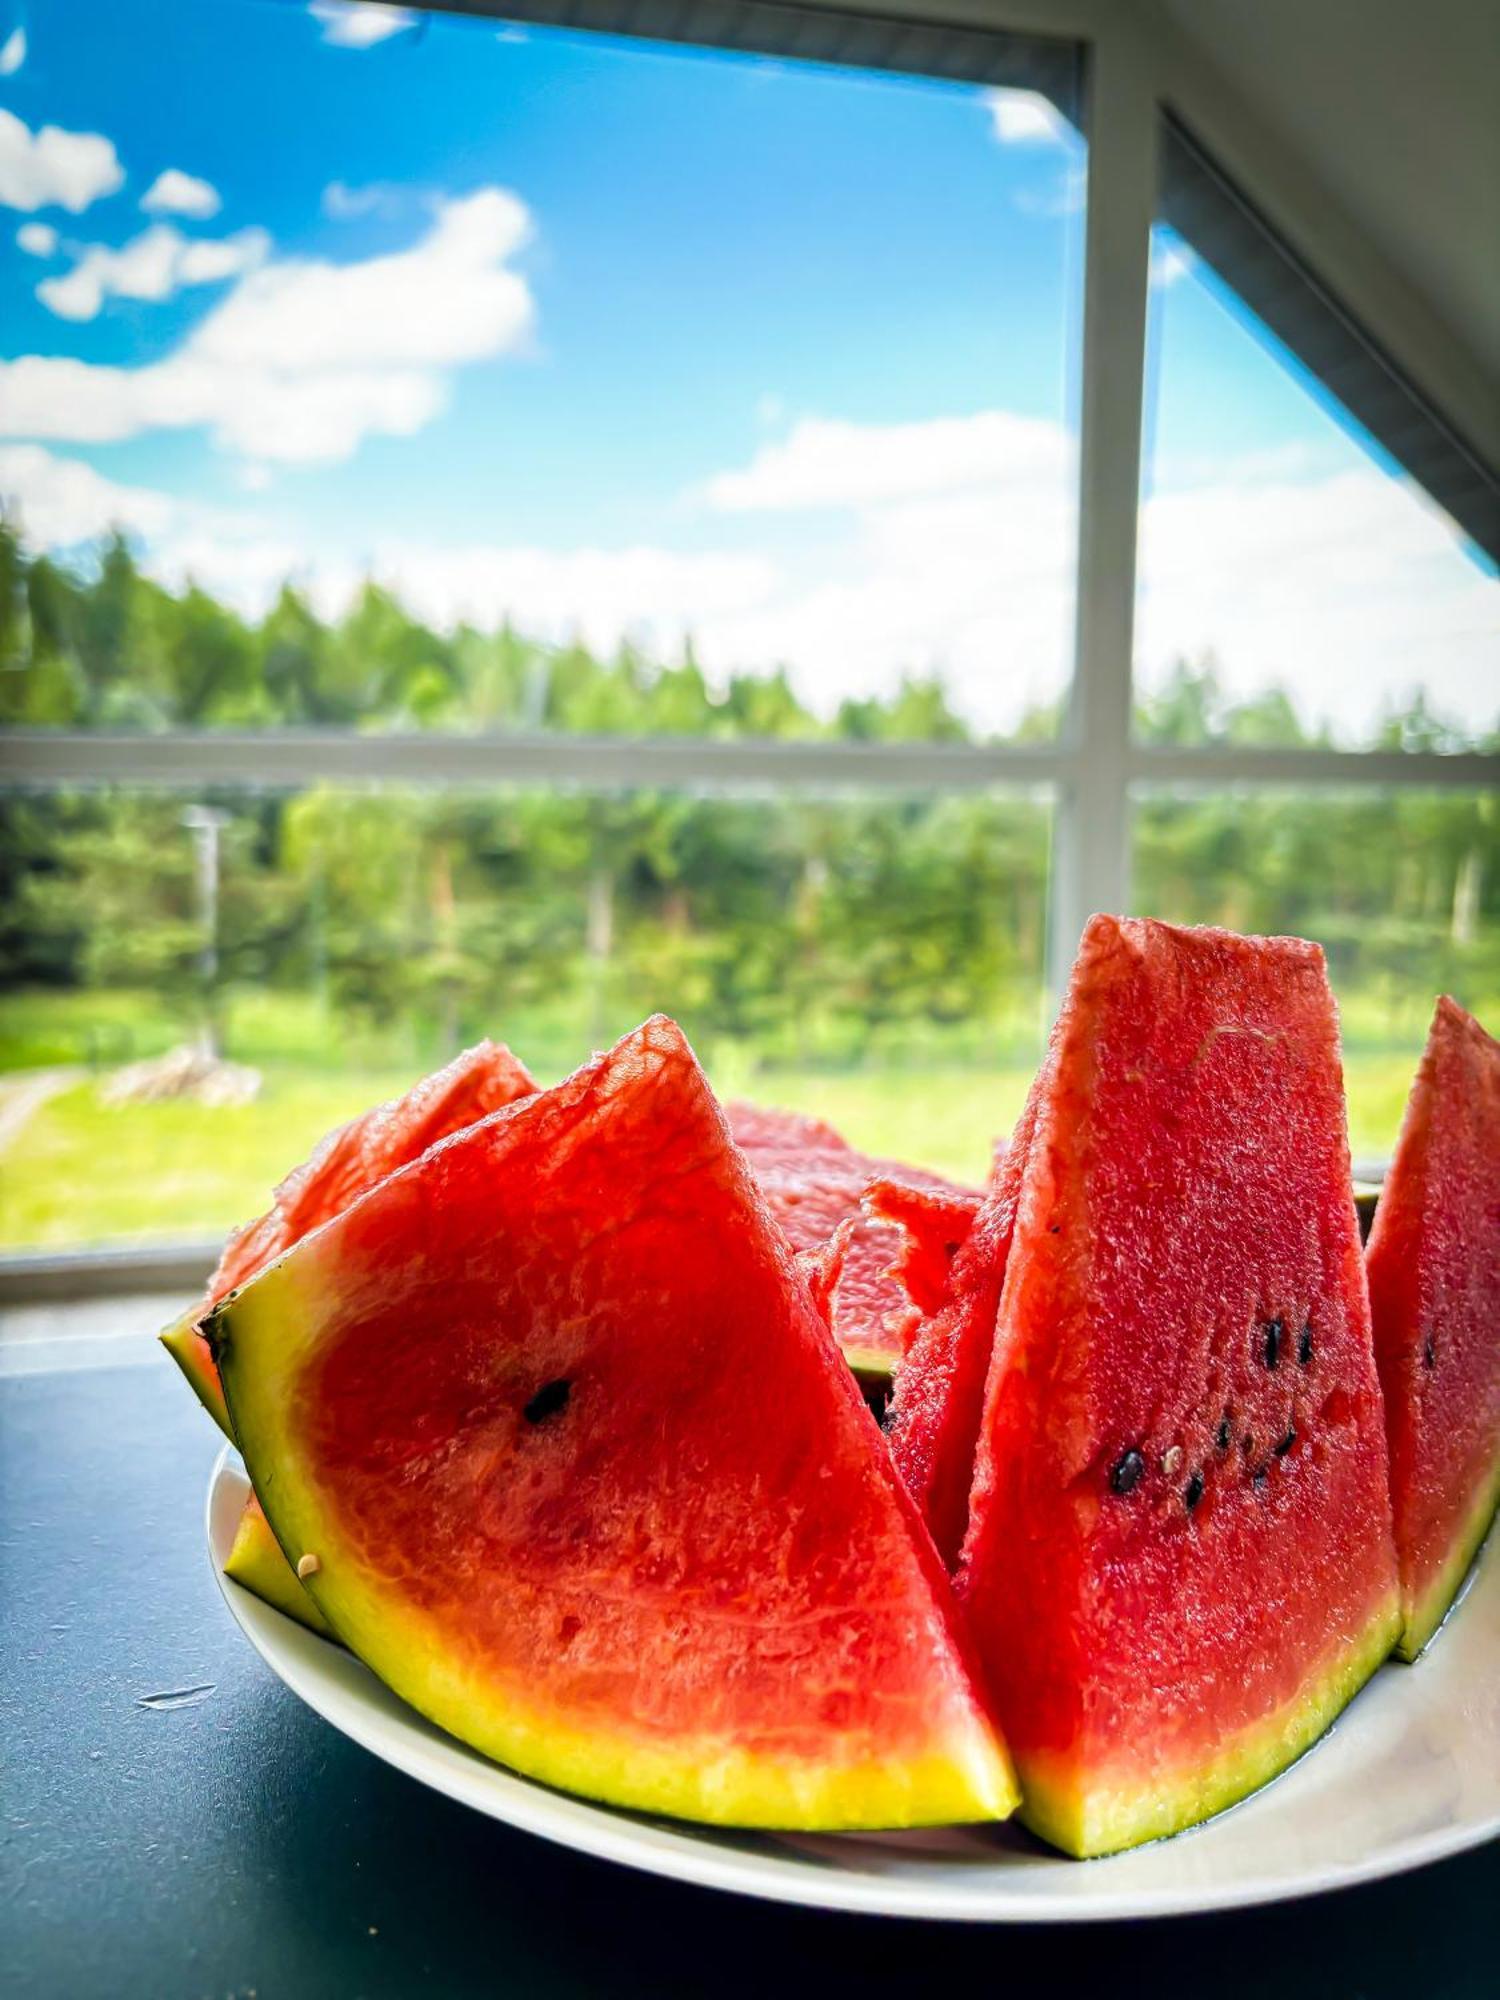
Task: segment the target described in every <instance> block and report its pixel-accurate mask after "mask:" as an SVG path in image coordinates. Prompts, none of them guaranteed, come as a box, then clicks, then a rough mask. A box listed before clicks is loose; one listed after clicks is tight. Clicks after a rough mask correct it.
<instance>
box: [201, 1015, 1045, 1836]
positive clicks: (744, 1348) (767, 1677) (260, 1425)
mask: <svg viewBox="0 0 1500 2000" xmlns="http://www.w3.org/2000/svg"><path fill="white" fill-rule="evenodd" d="M209 1328H210V1334H211V1338H212V1340H213V1343H214V1346H215V1351H216V1354H217V1356H218V1359H219V1363H220V1366H221V1368H222V1370H223V1376H224V1384H225V1389H226V1392H227V1395H228V1401H229V1407H230V1411H231V1413H232V1415H233V1418H234V1423H235V1429H236V1433H237V1435H238V1437H239V1440H240V1445H241V1449H242V1451H243V1453H244V1457H245V1461H246V1464H247V1467H248V1469H249V1472H250V1476H251V1478H252V1480H253V1482H254V1485H255V1488H256V1491H257V1492H258V1493H259V1494H260V1495H261V1498H262V1501H263V1504H264V1506H265V1510H266V1513H267V1515H268V1516H269V1518H270V1520H271V1523H272V1526H273V1527H274V1529H275V1531H276V1535H277V1538H278V1540H279V1541H280V1542H281V1544H282V1547H283V1548H284V1549H285V1550H286V1551H287V1553H288V1555H289V1557H292V1558H293V1559H294V1560H295V1559H296V1558H298V1557H300V1556H301V1555H303V1554H305V1553H313V1554H316V1555H317V1557H318V1565H319V1566H318V1568H317V1570H316V1573H315V1574H313V1575H312V1576H311V1577H310V1579H309V1585H308V1587H309V1589H310V1590H311V1592H312V1595H313V1596H314V1598H315V1600H316V1602H317V1603H318V1606H319V1608H320V1610H321V1611H322V1612H323V1614H324V1615H325V1617H326V1618H327V1619H328V1620H329V1622H330V1624H331V1625H332V1626H333V1627H334V1629H335V1631H336V1632H337V1633H338V1634H339V1636H340V1637H341V1638H342V1639H344V1640H345V1641H346V1642H347V1643H348V1644H349V1645H350V1646H351V1647H352V1648H353V1649H354V1650H355V1651H356V1652H357V1653H358V1654H359V1655H360V1656H361V1657H362V1658H363V1659H364V1660H365V1661H366V1662H367V1663H368V1664H369V1665H370V1666H371V1667H373V1668H374V1670H375V1671H376V1672H377V1673H378V1674H379V1675H381V1677H382V1678H384V1679H385V1680H386V1681H388V1682H389V1684H390V1685H391V1687H392V1688H394V1689H395V1690H396V1692H397V1693H398V1694H400V1695H402V1696H404V1697H405V1698H406V1699H407V1700H408V1701H410V1702H411V1703H412V1704H413V1705H414V1706H416V1707H417V1708H419V1709H421V1710H422V1711H423V1712H424V1713H426V1714H427V1715H429V1716H430V1717H431V1718H432V1719H433V1720H434V1721H436V1722H437V1723H439V1724H440V1725H441V1726H442V1727H443V1728H445V1729H448V1730H449V1731H451V1732H452V1733H453V1734H454V1735H457V1736H459V1737H461V1738H462V1739H463V1740H464V1741H466V1742H468V1743H470V1744H472V1745H473V1746H475V1747H476V1748H478V1749H480V1750H481V1751H483V1752H485V1753H486V1754H488V1755H490V1756H493V1757H495V1758H497V1759H499V1760H500V1761H502V1762H505V1763H508V1764H511V1765H513V1766H514V1767H515V1768H516V1769H518V1770H521V1771H523V1772H526V1773H528V1774H530V1775H532V1776H535V1777H538V1778H541V1779H544V1780H546V1781H548V1782H550V1783H553V1784H557V1785H560V1786H563V1787H565V1788H567V1789H569V1790H574V1791H579V1792H582V1793H585V1794H588V1795H590V1796H593V1797H597V1798H602V1799H606V1800H610V1801H612V1802H614V1803H617V1804H621V1805H625V1806H631V1807H637V1808H641V1809H644V1810H648V1811H660V1812H667V1813H673V1814H678V1815H682V1816H685V1817H689V1818H700V1819H706V1820H713V1821H718V1822H724V1823H732V1824H745V1825H781V1826H795V1827H825V1828H826V1827H856V1826H882V1825H915V1824H922V1823H928V1822H938V1821H948V1820H974V1819H984V1818H993V1817H996V1816H1002V1815H1003V1814H1004V1813H1005V1812H1006V1811H1007V1810H1008V1809H1009V1807H1010V1805H1011V1803H1012V1802H1013V1791H1012V1786H1011V1780H1010V1776H1009V1770H1008V1766H1007V1763H1006V1759H1005V1755H1004V1752H1003V1749H1002V1748H1001V1747H1000V1745H999V1743H998V1741H997V1739H996V1737H995V1735H994V1732H993V1730H992V1728H991V1726H990V1724H989V1722H988V1720H987V1719H986V1715H985V1712H984V1710H983V1708H982V1707H981V1704H980V1701H979V1698H978V1696H977V1694H976V1691H975V1685H974V1682H973V1680H972V1678H971V1675H970V1671H969V1667H968V1664H967V1659H966V1654H965V1640H964V1638H963V1636H962V1634H961V1629H960V1626H959V1623H958V1620H957V1617H956V1611H955V1607H954V1605H953V1602H952V1598H951V1593H950V1590H949V1586H948V1582H947V1578H946V1576H945V1575H944V1572H943V1569H942V1566H941V1564H940V1563H939V1561H938V1559H937V1555H936V1552H935V1550H934V1549H933V1547H932V1544H931V1542H930V1541H929V1539H928V1537H927V1535H926V1533H925V1531H924V1529H923V1528H922V1525H921V1522H920V1520H919V1519H918V1517H917V1514H916V1511H915V1509H914V1508H913V1506H912V1504H911V1502H910V1500H909V1498H908V1497H907V1495H906V1493H905V1491H904V1489H903V1488H902V1486H901V1483H900V1481H899V1479H898V1478H897V1477H896V1474H895V1471H894V1468H893V1467H892V1465H891V1463H890V1458H889V1454H888V1453H887V1452H886V1450H885V1445H884V1441H883V1439H882V1438H881V1436H880V1433H879V1431H878V1429H877V1428H876V1426H875V1423H874V1421H873V1419H872V1418H871V1417H870V1415H869V1413H868V1412H867V1411H866V1409H865V1408H864V1405H863V1403H862V1402H861V1400H860V1397H859V1392H858V1390H857V1388H856V1386H855V1384H854V1381H853V1378H852V1377H851V1375H850V1374H849V1371H848V1370H847V1368H846V1367H845V1366H844V1363H843V1361H842V1360H841V1358H840V1357H839V1355H838V1352H837V1350H836V1348H835V1347H834V1345H833V1343H832V1341H831V1339H830V1338H829V1334H828V1330H827V1327H826V1325H825V1324H824V1322H823V1321H822V1320H821V1319H820V1318H819V1316H818V1314H817V1312H816V1311H815V1309H814V1307H813V1304H812V1301H811V1298H810V1296H809V1294H808V1292H807V1289H806V1286H805V1284H804V1283H803V1281H802V1278H801V1276H800V1273H799V1271H798V1268H797V1264H796V1260H795V1258H794V1256H793V1253H792V1252H791V1250H790V1249H789V1247H788V1245H787V1243H786V1240H785V1238H784V1236H783V1235H782V1233H781V1231H780V1230H779V1229H778V1228H777V1227H776V1225H775V1223H774V1222H773V1220H772V1218H771V1215H770V1213H769V1211H768V1209H767V1208H766V1206H765V1203H764V1201H763V1199H762V1197H761V1195H760V1193H759V1191H758V1189H757V1187H756V1185H755V1182H754V1180H753V1178H752V1177H751V1175H750V1173H749V1172H748V1170H747V1168H746V1165H745V1162H744V1160H743V1157H742V1156H741V1154H740V1153H739V1152H738V1151H737V1150H736V1149H735V1147H734V1146H733V1144H732V1143H731V1140H730V1136H729V1131H728V1127H727V1125H726V1124H725V1121H724V1118H723V1116H722V1114H721V1112H720V1111H719V1108H718V1106H717V1105H716V1103H715V1102H714V1099H713V1097H712V1094H711V1093H710V1091H709V1089H708V1087H707V1084H706V1083H705V1081H704V1079H703V1076H702V1073H701V1072H700V1070H699V1069H698V1066H697V1064H696V1063H695V1061H694V1059H693V1056H692V1052H691V1050H690V1049H689V1048H688V1046H687V1043H686V1042H685V1041H684V1039H683V1037H682V1035H681V1034H680V1032H679V1031H678V1030H677V1029H676V1027H675V1026H674V1025H673V1024H672V1023H671V1022H669V1021H666V1020H664V1019H660V1018H658V1019H656V1020H653V1021H651V1022H648V1023H647V1024H646V1026H645V1027H644V1028H642V1029H640V1030H638V1031H637V1032H636V1033H635V1034H634V1035H630V1036H627V1037H626V1038H625V1040H624V1041H622V1042H621V1043H620V1044H619V1045H618V1046H617V1047H616V1048H615V1049H614V1050H613V1051H611V1052H610V1053H609V1054H608V1055H606V1056H603V1057H599V1058H596V1059H595V1060H594V1061H593V1062H591V1063H589V1064H587V1065H585V1067H584V1068H583V1069H581V1070H580V1071H578V1072H577V1073H576V1074H575V1075H574V1076H573V1077H571V1078H569V1079H568V1080H567V1081H566V1082H565V1083H562V1084H560V1085H558V1086H557V1087H556V1088H555V1089H552V1090H549V1091H545V1092H543V1093H541V1094H540V1095H538V1096H536V1097H533V1098H531V1099H529V1100H527V1101H526V1102H524V1103H519V1104H517V1105H515V1106H513V1107H512V1108H511V1109H509V1110H507V1111H502V1112H499V1113H497V1114H496V1115H495V1116H494V1117H492V1118H490V1119H487V1120H485V1121H484V1122H483V1123H481V1124H479V1125H476V1126H471V1127H470V1128H469V1129H468V1130H467V1131H464V1132H461V1133H459V1134H457V1135H456V1136H455V1137H453V1138H451V1139H450V1140H448V1141H447V1142H446V1143H445V1144H443V1145H441V1146H439V1147H436V1148H434V1149H433V1150H432V1151H431V1152H429V1153H428V1154H426V1155H425V1157H424V1158H422V1159H421V1160H419V1161H417V1162H416V1163H415V1164H414V1165H413V1166H410V1167H408V1168H407V1169H405V1171H403V1172H401V1173H398V1174H395V1175H393V1176H392V1177H390V1178H389V1179H387V1180H385V1181H383V1182H382V1183H381V1184H380V1185H379V1186H378V1187H376V1188H375V1189H373V1190H372V1191H371V1192H370V1193H369V1194H367V1195H366V1196H365V1197H364V1198H363V1199H362V1200H361V1201H359V1202H357V1203H356V1204H355V1205H354V1207H352V1208H351V1209H349V1210H347V1211H346V1212H345V1213H344V1214H343V1215H341V1216H339V1217H338V1218H336V1219H335V1220H334V1221H332V1222H330V1223H329V1224H328V1225H326V1226H325V1227H324V1228H323V1229H321V1230H319V1231H317V1232H316V1233H315V1234H313V1235H311V1236H309V1237H306V1238H304V1240H303V1241H302V1242H301V1243H300V1244H299V1245H298V1246H297V1247H296V1248H295V1249H293V1250H292V1251H291V1252H290V1253H289V1254H288V1255H286V1256H285V1257H283V1258H282V1259H281V1260H280V1261H279V1262H278V1263H276V1264H275V1265H273V1266H272V1267H271V1268H270V1269H269V1270H267V1271H265V1272H263V1273H262V1274H261V1275H260V1276H259V1277H258V1278H256V1279H255V1280H254V1281H252V1282H251V1283H250V1284H249V1285H247V1286H246V1287H245V1288H244V1289H243V1290H242V1291H240V1292H237V1293H235V1294H234V1295H233V1296H232V1297H231V1298H230V1299H229V1300H228V1301H226V1303H225V1304H224V1305H223V1306H221V1307H220V1308H219V1310H218V1311H217V1312H216V1313H215V1314H214V1315H213V1316H212V1318H211V1320H210V1322H209Z"/></svg>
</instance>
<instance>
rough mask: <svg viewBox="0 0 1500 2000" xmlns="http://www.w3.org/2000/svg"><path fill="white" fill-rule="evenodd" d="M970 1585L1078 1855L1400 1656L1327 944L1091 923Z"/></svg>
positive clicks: (1178, 1810) (1024, 1176)
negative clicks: (1392, 1653) (1395, 1650)
mask: <svg viewBox="0 0 1500 2000" xmlns="http://www.w3.org/2000/svg"><path fill="white" fill-rule="evenodd" d="M997 1254H998V1252H997ZM971 1282H972V1283H974V1284H975V1285H976V1286H977V1285H979V1284H980V1283H981V1282H982V1280H981V1278H980V1277H979V1276H978V1275H977V1274H976V1276H975V1277H974V1278H973V1279H972V1280H971ZM988 1283H989V1284H990V1285H991V1286H992V1284H993V1279H992V1278H991V1279H990V1280H989V1281H988ZM982 1302H983V1301H982ZM959 1590H960V1596H961V1597H962V1599H963V1600H964V1601H965V1603H966V1605H967V1608H968V1611H969V1614H970V1621H971V1626H972V1629H973V1631H974V1633H975V1637H976V1640H977V1642H978V1645H979V1650H980V1654H981V1658H982V1660H983V1663H984V1666H985V1668H986V1669H987V1671H988V1675H989V1680H990V1684H991V1687H992V1690H993V1693H994V1696H995V1700H996V1703H997V1707H998V1712H999V1715H1000V1719H1001V1722H1002V1724H1003V1725H1004V1727H1005V1729H1006V1732H1007V1735H1008V1737H1009V1740H1010V1742H1011V1747H1012V1749H1013V1752H1014V1754H1015V1758H1016V1764H1017V1769H1018V1771H1019V1773H1020V1777H1021V1783H1022V1788H1023V1792H1024V1797H1025V1805H1024V1808H1023V1813H1024V1816H1025V1818H1026V1819H1027V1821H1028V1823H1029V1824H1030V1825H1031V1826H1033V1827H1034V1828H1035V1829H1036V1830H1037V1831H1038V1832H1040V1833H1041V1834H1043V1835H1044V1836H1045V1837H1046V1838H1047V1839H1049V1840H1051V1841H1053V1842H1054V1843H1055V1844H1056V1845H1058V1846H1060V1847H1062V1848H1064V1849H1066V1850H1067V1851H1068V1852H1070V1853H1073V1854H1080V1855H1085V1854H1103V1853H1108V1852H1110V1851H1112V1850H1115V1849H1118V1848H1123V1847H1128V1846H1131V1845H1133V1844H1135V1843H1136V1842H1138V1841H1142V1840H1148V1839H1151V1838H1153V1837H1155V1836H1157V1835H1160V1834H1167V1833H1172V1832H1175V1831H1176V1830H1177V1829H1179V1828H1181V1827H1184V1826H1188V1825H1190V1824H1192V1823H1193V1822H1195V1821H1197V1820H1201V1819H1204V1818H1207V1817H1208V1816H1209V1815H1210V1814H1212V1813H1214V1812H1217V1811H1219V1810H1220V1809H1221V1808H1222V1807H1224V1806H1227V1805H1229V1804H1231V1803H1232V1802H1233V1801H1234V1800H1235V1799H1238V1798H1240V1797H1242V1796H1243V1795H1244V1794H1245V1793H1247V1792H1249V1791H1252V1790H1254V1789H1255V1788H1256V1787H1257V1786H1259V1785H1261V1784H1263V1783H1264V1782H1265V1781H1266V1780H1267V1779H1269V1778H1270V1777H1272V1776H1273V1775H1274V1774H1275V1773H1276V1772H1277V1771H1279V1770H1281V1769H1282V1768H1283V1767H1284V1766H1285V1765H1286V1764H1288V1763H1290V1762H1291V1761H1292V1760H1293V1759H1294V1758H1295V1757H1297V1756H1298V1755H1299V1754H1300V1753H1301V1752H1302V1751H1303V1750H1304V1749H1305V1748H1306V1747H1307V1746H1308V1745H1309V1744H1310V1743H1311V1742H1312V1741H1313V1740H1314V1739H1315V1738H1316V1737H1317V1736H1319V1735H1320V1734H1321V1733H1322V1732H1323V1730H1325V1729H1326V1728H1327V1727H1328V1725H1329V1723H1330V1722H1331V1721H1332V1720H1333V1718H1334V1716H1335V1715H1336V1714H1337V1713H1338V1712H1339V1710H1340V1709H1341V1708H1342V1707H1343V1706H1344V1704H1345V1703H1346V1702H1347V1701H1348V1700H1349V1699H1350V1697H1351V1696H1352V1695H1353V1694H1354V1692H1355V1691H1356V1689H1358V1688H1359V1687H1360V1685H1361V1684H1362V1683H1363V1682H1364V1681H1365V1680H1366V1679H1367V1678H1368V1676H1369V1675H1370V1674H1371V1673H1372V1672H1373V1671H1374V1670H1375V1668H1376V1666H1377V1665H1378V1664H1379V1663H1380V1661H1381V1660H1382V1659H1383V1658H1384V1657H1385V1655H1386V1654H1387V1653H1388V1652H1389V1650H1390V1648H1391V1645H1392V1643H1393V1642H1394V1639H1395V1637H1396V1634H1397V1631H1398V1630H1399V1626H1400V1607H1399V1599H1398V1590H1397V1581H1396V1567H1395V1554H1394V1548H1393V1543H1392V1537H1391V1524H1390V1504H1389V1498H1388V1492H1387V1480H1386V1449H1385V1435H1384V1424H1383V1419H1382V1415H1381V1405H1380V1389H1379V1384H1378V1381H1377V1379H1376V1373H1375V1362H1374V1355H1373V1352H1372V1349H1371V1343H1370V1329H1369V1315H1368V1306H1367V1300H1366V1293H1365V1286H1364V1273H1363V1267H1362V1262H1361V1252H1360V1243H1359V1232H1358V1228H1357V1225H1356V1221H1355V1214H1354V1204H1353V1200H1352V1198H1351V1193H1350V1180H1349V1154H1348V1144H1347V1140H1346V1136H1345V1126H1344V1108H1343V1095H1342V1081H1341V1075H1340V1065H1339V1054H1338V1038H1337V1029H1336V1024H1335V1018H1334V1010H1333V1001H1332V996H1331V994H1330V993H1329V990H1328V984H1327V979H1326V976H1325V973H1324V968H1323V959H1322V953H1321V952H1320V951H1319V950H1318V949H1317V947H1316V946H1314V945H1310V944H1305V943H1303V942H1301V941H1300V940H1298V939H1293V938H1260V939H1250V938H1238V937H1234V936H1232V935H1230V934H1229V933H1227V932H1223V931H1212V930H1196V931H1194V930H1178V929H1174V928H1172V927H1170V926H1167V925H1164V924H1157V923H1148V922H1137V921H1121V920H1117V919H1114V918H1108V917H1096V918H1094V919H1093V921H1092V922H1091V923H1090V925H1089V927H1088V929H1087V931H1086V932H1085V935H1084V940H1083V945H1082V949H1081V952H1080V956H1079V959H1078V963H1077V965H1076V967H1075V969H1074V974H1073V981H1072V987H1071V991H1070V995H1069V999H1068V1003H1067V1006H1066V1008H1065V1010H1064V1013H1063V1017H1062V1019H1061V1021H1060V1022H1059V1025H1058V1029H1057V1032H1056V1035H1055V1037H1054V1042H1053V1046H1052V1051H1051V1054H1050V1056H1049V1059H1048V1062H1047V1065H1046V1067H1045V1069H1044V1072H1043V1075H1042V1078H1041V1080H1040V1083H1039V1086H1038V1090H1037V1095H1036V1100H1035V1104H1034V1107H1033V1129H1032V1132H1031V1137H1030V1143H1029V1146H1028V1147H1027V1152H1026V1162H1025V1167H1024V1169H1023V1171H1022V1173H1021V1175H1020V1184H1019V1199H1018V1203H1017V1209H1016V1220H1015V1229H1014V1235H1013V1237H1012V1240H1011V1243H1010V1247H1009V1256H1008V1261H1007V1263H1006V1269H1005V1276H1004V1287H1003V1291H1002V1294H1001V1301H1000V1307H999V1314H998V1320H997V1323H996V1328H995V1339H994V1348H993V1354H992V1357H991V1364H990V1373H989V1380H988V1384H987V1387H986V1392H985V1403H984V1410H983V1416H982V1421H981V1425H980V1433H979V1448H978V1455H977V1460H976V1465H975V1475H974V1484H973V1489H972V1492H971V1495H970V1502H969V1523H968V1531H967V1536H966V1539H965V1543H964V1548H963V1555H962V1566H961V1571H960V1577H959Z"/></svg>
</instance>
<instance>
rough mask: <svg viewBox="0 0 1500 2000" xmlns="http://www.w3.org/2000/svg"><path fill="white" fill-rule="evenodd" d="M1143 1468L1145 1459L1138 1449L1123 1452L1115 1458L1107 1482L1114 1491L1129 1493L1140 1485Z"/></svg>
mask: <svg viewBox="0 0 1500 2000" xmlns="http://www.w3.org/2000/svg"><path fill="white" fill-rule="evenodd" d="M1145 1470H1146V1461H1145V1459H1143V1458H1142V1457H1141V1455H1140V1453H1139V1452H1138V1451H1134V1450H1132V1451H1127V1452H1123V1453H1122V1454H1121V1455H1120V1457H1119V1458H1117V1459H1116V1460H1115V1463H1114V1468H1113V1470H1112V1471H1111V1472H1110V1475H1109V1483H1110V1485H1111V1486H1112V1487H1113V1488H1114V1490H1115V1492H1116V1493H1129V1492H1131V1491H1132V1489H1133V1488H1135V1487H1137V1486H1139V1485H1140V1483H1141V1476H1142V1474H1143V1473H1144V1472H1145Z"/></svg>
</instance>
